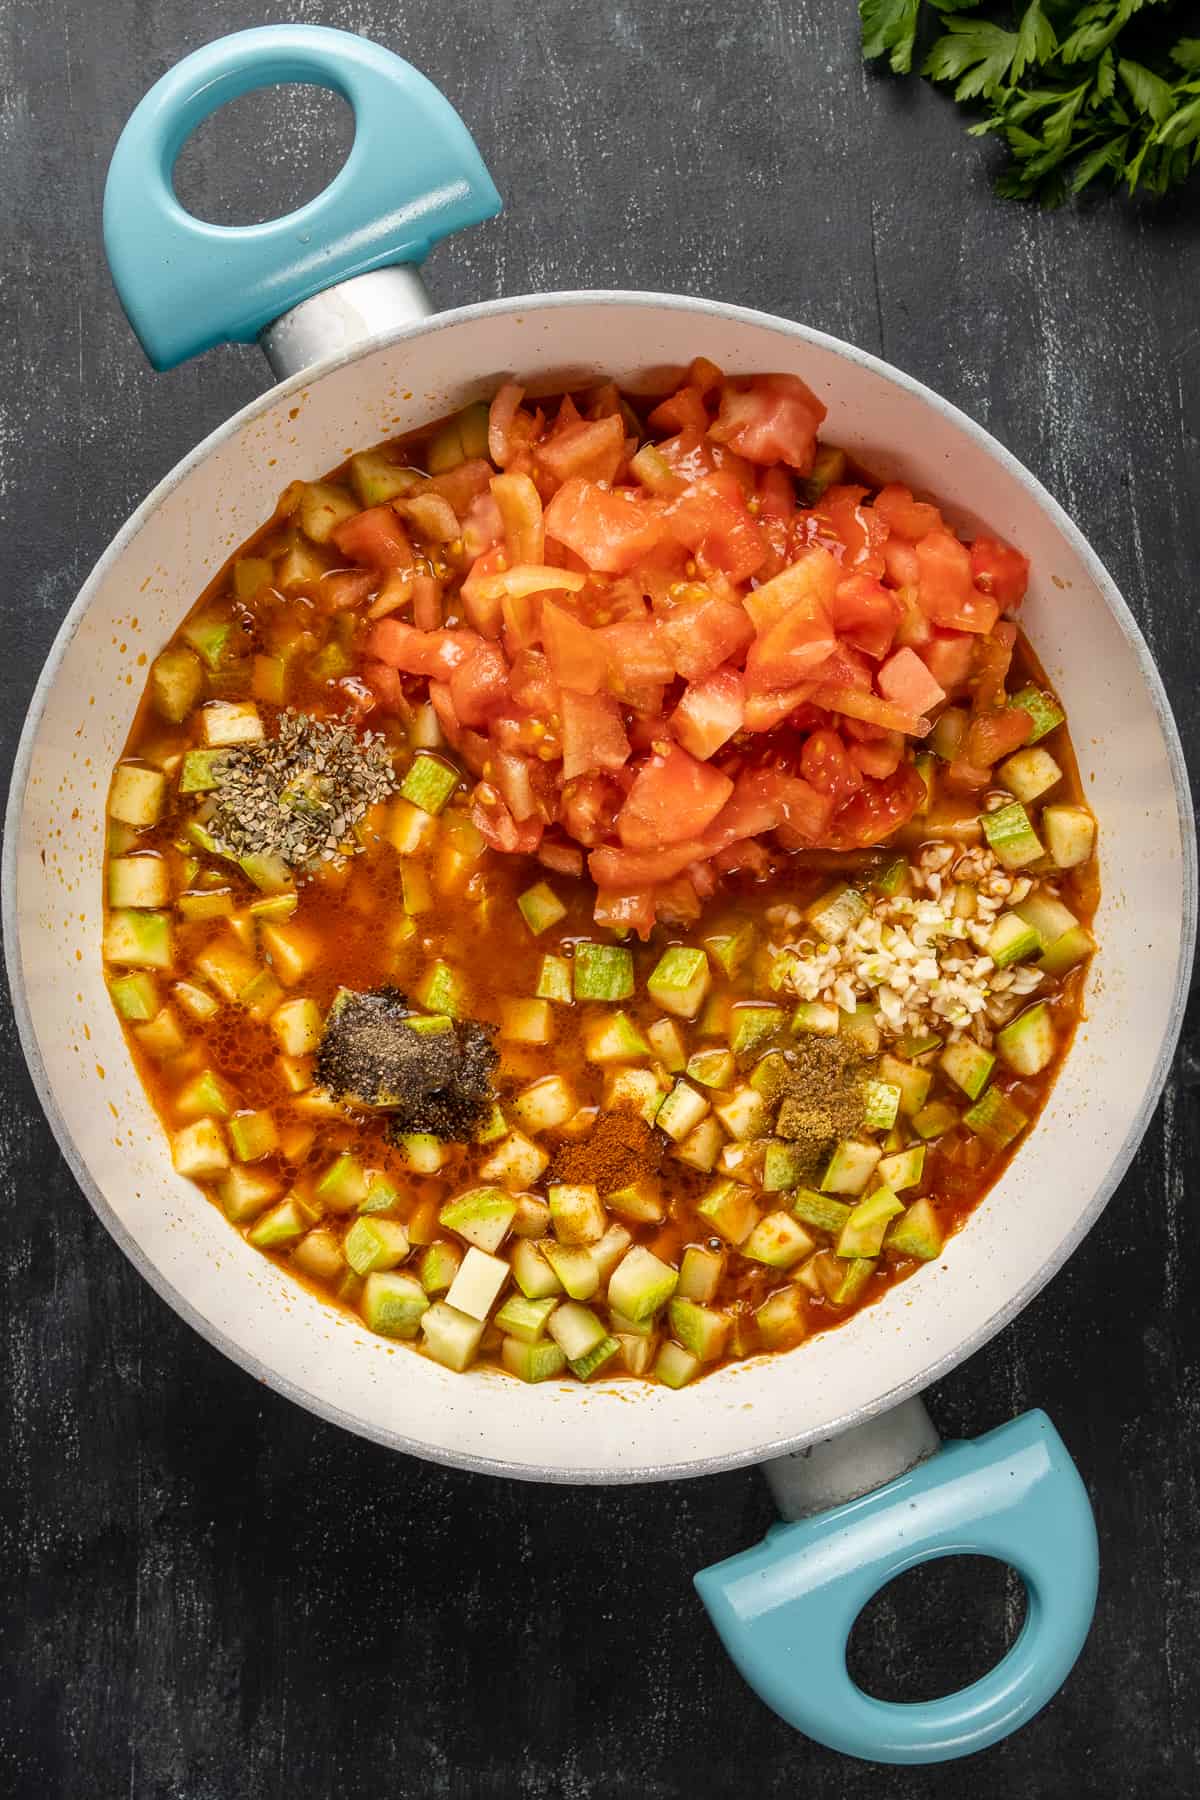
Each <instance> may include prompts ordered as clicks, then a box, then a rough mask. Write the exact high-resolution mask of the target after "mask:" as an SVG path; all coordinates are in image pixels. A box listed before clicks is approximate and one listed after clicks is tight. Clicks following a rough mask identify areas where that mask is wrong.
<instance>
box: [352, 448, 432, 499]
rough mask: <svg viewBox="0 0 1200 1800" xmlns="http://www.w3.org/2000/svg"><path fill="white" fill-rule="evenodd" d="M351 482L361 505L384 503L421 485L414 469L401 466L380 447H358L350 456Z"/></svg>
mask: <svg viewBox="0 0 1200 1800" xmlns="http://www.w3.org/2000/svg"><path fill="white" fill-rule="evenodd" d="M350 483H351V486H352V487H353V489H354V492H355V493H356V494H357V495H358V498H359V501H360V503H361V504H362V505H363V506H383V505H385V504H386V502H387V501H389V500H395V499H396V498H397V496H398V495H401V494H412V493H415V492H416V491H417V489H418V488H419V487H423V486H424V478H423V477H422V476H421V475H419V474H418V473H417V471H416V470H415V469H402V468H401V467H400V465H399V464H398V463H394V462H389V461H388V458H387V457H386V456H385V455H384V454H383V452H382V451H379V450H361V451H359V453H358V455H357V456H352V457H351V458H350Z"/></svg>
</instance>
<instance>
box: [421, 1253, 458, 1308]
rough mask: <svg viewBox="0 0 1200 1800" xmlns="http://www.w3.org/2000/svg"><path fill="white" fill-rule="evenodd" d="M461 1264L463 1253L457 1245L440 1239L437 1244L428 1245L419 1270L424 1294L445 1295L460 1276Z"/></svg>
mask: <svg viewBox="0 0 1200 1800" xmlns="http://www.w3.org/2000/svg"><path fill="white" fill-rule="evenodd" d="M461 1262H462V1251H461V1250H460V1249H459V1247H458V1245H457V1244H449V1243H446V1242H444V1241H443V1240H440V1239H439V1240H438V1242H437V1243H434V1244H429V1245H427V1246H426V1248H425V1250H424V1251H423V1253H422V1256H421V1261H420V1264H419V1266H418V1270H417V1273H418V1274H419V1276H420V1278H421V1287H422V1289H423V1290H424V1292H425V1293H427V1294H430V1295H434V1296H436V1295H438V1294H444V1293H445V1292H446V1291H447V1289H448V1288H449V1286H450V1283H451V1282H452V1281H453V1280H454V1277H455V1276H456V1275H457V1274H458V1269H459V1264H460V1263H461Z"/></svg>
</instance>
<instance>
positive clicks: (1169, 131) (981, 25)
mask: <svg viewBox="0 0 1200 1800" xmlns="http://www.w3.org/2000/svg"><path fill="white" fill-rule="evenodd" d="M858 10H859V14H860V17H861V19H862V45H863V55H864V56H865V57H867V58H874V57H878V56H886V57H887V59H888V62H889V65H890V67H891V68H892V69H893V70H894V72H895V73H896V74H897V75H907V74H908V73H909V72H910V71H911V69H912V67H913V59H914V56H915V54H916V51H917V44H918V40H919V39H927V38H928V35H929V31H928V27H930V26H936V27H938V28H940V35H938V36H936V37H934V38H933V40H932V42H930V43H929V44H928V48H927V50H926V53H925V56H924V58H923V60H922V62H921V65H920V70H921V74H922V75H927V76H928V77H929V78H930V79H931V80H933V81H938V82H953V83H954V98H955V100H956V101H958V102H959V103H960V104H964V103H965V104H968V105H971V104H974V105H979V106H982V107H983V108H984V109H985V112H984V117H982V118H981V119H979V120H978V121H977V122H976V123H975V124H973V125H972V126H970V128H969V129H970V134H971V136H972V137H986V136H988V135H989V134H994V135H995V136H997V137H999V138H1002V139H1003V141H1004V143H1005V144H1006V145H1007V146H1008V151H1009V161H1008V165H1007V167H1006V168H1005V169H1004V170H1003V172H1002V173H1001V175H1000V176H999V178H998V180H997V183H996V186H997V189H998V191H999V192H1000V193H1001V194H1004V195H1006V196H1007V197H1009V198H1011V199H1021V200H1028V199H1035V200H1039V201H1041V202H1042V203H1043V204H1044V205H1056V204H1057V203H1058V202H1060V201H1061V200H1063V199H1065V198H1066V196H1067V195H1068V194H1078V193H1080V192H1081V191H1082V190H1083V189H1084V188H1086V187H1089V186H1090V185H1091V184H1092V183H1093V182H1095V181H1108V182H1109V183H1111V184H1113V185H1114V186H1115V185H1116V184H1118V183H1120V182H1124V183H1125V185H1126V186H1127V187H1128V189H1129V191H1130V193H1133V192H1134V190H1135V189H1137V188H1142V189H1144V190H1146V191H1147V192H1149V193H1152V194H1162V193H1165V192H1166V190H1167V189H1168V188H1170V187H1173V186H1176V185H1177V184H1178V183H1179V182H1182V181H1184V180H1185V179H1186V178H1187V176H1188V174H1189V173H1190V171H1191V170H1192V169H1193V168H1194V167H1195V166H1196V165H1197V164H1198V163H1200V37H1184V36H1182V35H1178V28H1179V26H1181V25H1182V24H1183V20H1184V14H1185V13H1187V14H1188V15H1189V22H1190V23H1194V22H1195V19H1196V10H1195V0H1087V3H1086V4H1083V5H1081V4H1080V3H1079V0H1026V3H1025V4H1024V5H1020V4H1018V5H1015V6H1014V5H1005V4H1000V3H998V0H859V4H858ZM1135 53H1136V54H1135Z"/></svg>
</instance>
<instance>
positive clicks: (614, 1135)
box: [547, 1112, 663, 1194]
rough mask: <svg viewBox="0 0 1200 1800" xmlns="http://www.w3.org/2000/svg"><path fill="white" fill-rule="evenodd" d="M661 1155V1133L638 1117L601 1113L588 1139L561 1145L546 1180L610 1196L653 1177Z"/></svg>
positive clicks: (629, 1113)
mask: <svg viewBox="0 0 1200 1800" xmlns="http://www.w3.org/2000/svg"><path fill="white" fill-rule="evenodd" d="M662 1153H663V1143H662V1139H661V1137H660V1136H659V1134H658V1132H657V1131H654V1130H653V1129H652V1128H651V1127H650V1126H649V1125H647V1123H646V1121H645V1119H643V1118H640V1117H639V1116H638V1114H637V1113H631V1112H605V1113H600V1114H599V1115H598V1116H597V1118H596V1123H595V1124H594V1125H593V1126H592V1129H591V1130H590V1131H589V1133H588V1135H587V1136H586V1137H585V1138H580V1139H579V1140H578V1141H577V1142H575V1143H568V1144H563V1145H561V1147H560V1148H559V1150H558V1151H557V1152H556V1154H555V1157H554V1161H553V1163H552V1164H551V1166H550V1173H549V1175H548V1177H547V1180H549V1181H551V1182H562V1183H564V1184H566V1185H573V1184H575V1183H579V1182H589V1183H591V1185H592V1186H593V1187H596V1188H598V1189H599V1191H600V1192H601V1193H602V1194H611V1193H615V1192H616V1190H617V1189H618V1188H623V1187H628V1186H629V1184H630V1183H631V1182H633V1181H636V1180H637V1179H638V1177H639V1176H641V1175H649V1174H653V1173H654V1171H655V1170H656V1169H657V1168H658V1165H659V1163H660V1162H661V1161H662Z"/></svg>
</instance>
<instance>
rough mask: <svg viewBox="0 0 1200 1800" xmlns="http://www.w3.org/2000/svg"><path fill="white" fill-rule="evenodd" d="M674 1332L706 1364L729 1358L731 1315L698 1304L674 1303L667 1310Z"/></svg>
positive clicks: (686, 1348) (685, 1301) (679, 1301)
mask: <svg viewBox="0 0 1200 1800" xmlns="http://www.w3.org/2000/svg"><path fill="white" fill-rule="evenodd" d="M667 1316H668V1318H669V1319H670V1323H671V1330H672V1331H673V1332H674V1334H675V1336H676V1338H677V1339H678V1341H679V1342H680V1343H681V1344H682V1345H683V1348H684V1349H685V1350H689V1351H690V1352H691V1354H692V1355H693V1356H695V1357H697V1358H698V1359H699V1360H700V1361H701V1362H702V1363H706V1362H720V1360H721V1358H722V1357H723V1356H724V1354H725V1345H726V1342H727V1341H728V1338H729V1327H730V1324H731V1320H730V1318H729V1314H728V1313H723V1312H718V1311H717V1310H716V1309H715V1308H714V1307H711V1306H700V1305H698V1304H697V1302H696V1301H695V1300H680V1299H675V1300H672V1301H671V1304H670V1306H669V1307H668V1309H667Z"/></svg>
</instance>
